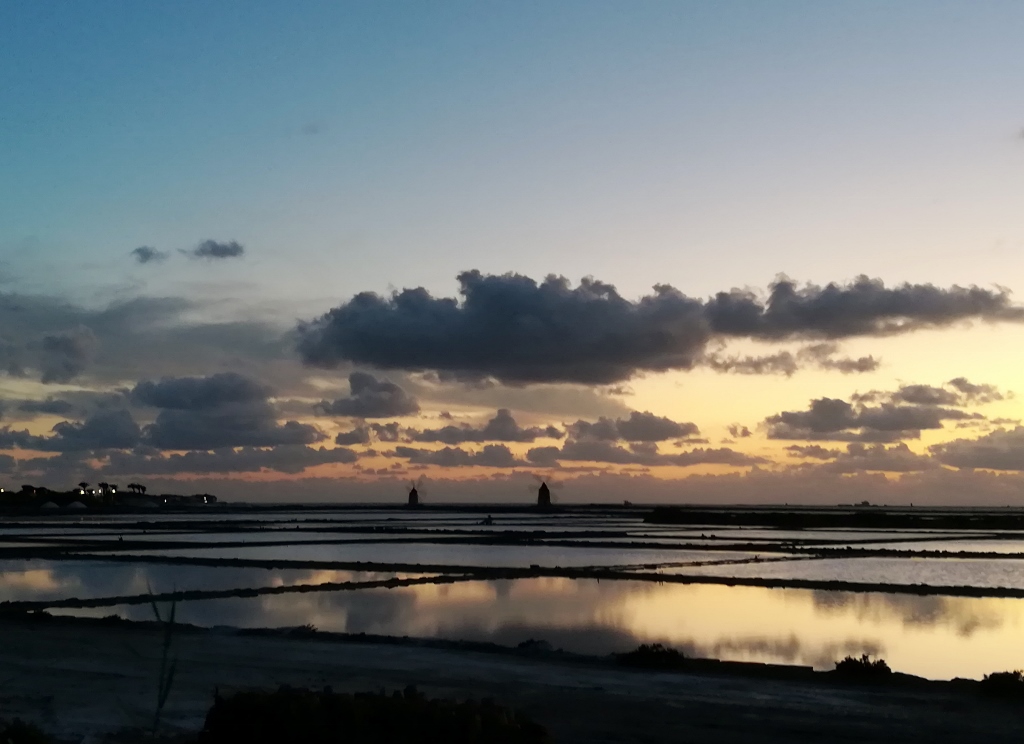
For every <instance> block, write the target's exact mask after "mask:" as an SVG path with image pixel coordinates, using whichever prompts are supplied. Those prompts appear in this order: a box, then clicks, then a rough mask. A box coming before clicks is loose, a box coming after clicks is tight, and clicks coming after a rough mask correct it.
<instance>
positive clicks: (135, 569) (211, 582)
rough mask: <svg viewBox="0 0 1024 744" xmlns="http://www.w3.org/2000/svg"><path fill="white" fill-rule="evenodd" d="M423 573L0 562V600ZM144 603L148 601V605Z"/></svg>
mask: <svg viewBox="0 0 1024 744" xmlns="http://www.w3.org/2000/svg"><path fill="white" fill-rule="evenodd" d="M414 575H415V576H419V575H422V574H407V573H403V574H397V573H393V572H368V571H323V570H314V569H262V568H238V567H216V568H212V567H208V566H172V565H163V564H158V563H150V564H145V563H141V564H130V563H113V562H104V561H74V560H64V561H46V560H25V561H0V602H8V601H48V600H57V599H71V598H76V599H95V598H100V597H127V596H135V595H143V594H146V593H148V592H150V591H152V592H153V593H161V592H172V591H188V590H193V589H203V590H229V589H238V588H254V587H270V586H295V585H298V584H327V583H340V582H347V581H381V580H384V579H389V578H394V577H400V578H404V577H412V576H414ZM147 608H148V605H147Z"/></svg>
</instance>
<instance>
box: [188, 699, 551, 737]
mask: <svg viewBox="0 0 1024 744" xmlns="http://www.w3.org/2000/svg"><path fill="white" fill-rule="evenodd" d="M549 741H550V740H549V739H548V736H547V733H546V731H545V730H544V728H543V727H542V726H540V725H538V724H536V723H534V722H533V721H531V720H530V719H529V718H527V717H526V716H524V715H522V714H521V713H516V712H514V711H511V710H509V709H507V708H502V707H500V706H498V705H495V704H494V703H493V702H492V701H489V700H484V701H482V702H474V701H467V702H464V703H458V702H455V701H451V700H429V699H428V698H426V697H425V696H424V695H422V694H420V693H418V692H417V691H416V689H415V688H413V687H409V688H406V690H405V692H404V693H400V692H397V691H396V692H395V693H394V694H393V695H387V694H385V693H384V692H380V693H356V694H355V695H346V694H341V693H335V692H331V691H330V689H326V690H324V691H323V692H314V691H311V690H301V689H291V688H287V687H282V688H281V689H280V690H278V691H277V692H242V693H239V694H237V695H233V696H231V697H221V696H219V695H218V696H217V697H216V698H215V700H214V703H213V707H212V708H210V711H209V712H208V713H207V715H206V724H205V725H204V726H203V730H202V731H201V732H200V734H199V742H200V744H229V743H230V744H281V742H301V744H343V743H344V744H428V743H429V744H434V742H438V743H440V742H443V743H444V744H485V743H487V744H491V743H493V744H541V743H543V742H549Z"/></svg>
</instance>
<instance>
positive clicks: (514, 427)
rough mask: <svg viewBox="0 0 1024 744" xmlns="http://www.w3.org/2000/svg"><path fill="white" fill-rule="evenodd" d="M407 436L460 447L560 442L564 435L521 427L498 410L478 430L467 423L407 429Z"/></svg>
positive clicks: (550, 428)
mask: <svg viewBox="0 0 1024 744" xmlns="http://www.w3.org/2000/svg"><path fill="white" fill-rule="evenodd" d="M409 436H410V438H411V439H412V440H413V441H416V442H442V443H444V444H463V443H465V442H533V441H535V440H537V439H541V438H544V437H549V438H551V439H561V438H562V437H564V436H565V432H563V431H561V430H559V429H557V428H555V427H554V426H546V427H539V426H533V427H529V428H523V427H521V426H519V424H517V423H516V420H515V419H514V418H513V417H512V412H511V411H509V410H508V409H507V408H501V409H499V410H498V411H497V412H496V413H495V414H494V417H493V418H492V419H490V420H489V421H488V422H487V423H486V424H484V425H483V426H481V427H479V428H475V427H472V426H469V425H467V424H463V425H462V426H454V425H451V426H444V427H441V428H440V429H426V430H424V431H415V430H410V432H409Z"/></svg>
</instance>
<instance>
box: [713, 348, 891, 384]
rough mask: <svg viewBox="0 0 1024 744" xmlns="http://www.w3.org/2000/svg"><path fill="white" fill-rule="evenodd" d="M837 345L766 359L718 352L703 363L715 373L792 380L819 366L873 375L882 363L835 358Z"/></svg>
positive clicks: (870, 357)
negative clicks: (793, 377) (800, 373)
mask: <svg viewBox="0 0 1024 744" xmlns="http://www.w3.org/2000/svg"><path fill="white" fill-rule="evenodd" d="M838 352H839V347H838V345H836V344H834V343H819V344H811V345H810V346H805V347H804V348H802V349H799V350H798V351H797V352H796V353H795V354H794V353H792V352H789V351H780V352H776V353H774V354H767V355H764V356H743V357H739V356H732V357H724V356H722V355H721V354H718V353H712V354H708V355H706V356H705V357H704V360H703V361H704V363H705V364H706V365H707V366H709V367H710V368H711V369H713V370H715V371H716V372H731V373H733V374H739V375H785V376H786V377H791V376H793V375H794V374H796V372H798V371H799V370H801V369H805V368H807V367H816V368H818V369H824V370H829V371H834V372H840V373H842V374H854V373H861V372H874V371H875V370H876V369H878V367H879V366H880V365H881V362H880V361H879V360H877V359H875V357H873V356H863V357H858V358H856V359H853V358H851V357H838V358H837V357H836V356H835V355H836V354H837V353H838Z"/></svg>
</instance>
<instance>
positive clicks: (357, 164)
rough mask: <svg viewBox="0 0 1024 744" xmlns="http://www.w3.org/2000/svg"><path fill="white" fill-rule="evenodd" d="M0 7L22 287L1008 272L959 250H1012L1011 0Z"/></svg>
mask: <svg viewBox="0 0 1024 744" xmlns="http://www.w3.org/2000/svg"><path fill="white" fill-rule="evenodd" d="M0 14H2V16H0V29H2V30H0V50H2V51H0V55H2V56H0V70H2V71H3V72H2V74H3V86H2V88H0V90H2V92H0V110H3V111H4V112H6V113H5V115H4V116H3V118H2V120H0V138H2V140H3V141H4V142H5V143H6V146H5V147H4V154H3V156H2V157H3V161H2V173H3V175H2V176H0V197H2V198H0V210H2V211H0V225H3V227H2V228H0V230H2V235H0V241H2V245H4V246H5V247H6V249H7V250H8V251H10V252H12V253H13V254H14V255H15V258H16V260H17V263H18V267H19V273H22V274H27V275H32V274H33V273H34V270H37V269H39V268H41V267H45V266H46V265H47V261H53V260H57V261H61V262H63V261H66V260H77V261H80V262H82V263H94V264H96V265H97V267H99V269H100V270H99V271H96V272H95V274H94V275H95V277H96V280H99V279H100V278H102V277H104V276H109V275H110V273H112V272H113V273H115V275H116V273H117V269H115V268H114V267H115V266H117V262H118V261H120V259H122V257H123V254H124V253H125V252H127V251H128V250H131V248H133V247H135V246H136V245H154V246H157V247H162V248H167V249H174V248H178V247H191V245H193V244H194V243H196V242H198V241H199V240H200V239H203V238H207V237H213V238H218V239H237V240H241V241H242V242H244V243H245V244H246V245H248V246H250V248H251V253H252V254H253V255H254V256H258V263H259V265H257V266H252V267H248V270H247V272H246V274H247V276H248V278H249V279H251V280H252V281H256V282H260V283H262V284H264V285H271V284H273V285H278V283H280V282H281V281H282V277H281V269H282V267H287V266H295V265H296V262H300V261H301V262H304V263H305V262H308V265H309V266H310V268H311V269H313V271H311V272H310V273H309V276H305V277H302V278H301V279H298V278H297V277H296V278H292V279H287V278H286V279H285V281H284V286H283V287H282V288H281V294H283V295H284V296H285V297H287V296H288V295H290V294H292V293H299V292H307V291H310V290H311V291H312V292H313V293H315V294H316V295H323V296H330V295H335V296H342V297H343V296H345V295H346V294H349V293H351V292H353V291H358V290H359V289H363V288H366V287H371V288H374V289H380V290H383V289H385V288H386V287H387V285H388V283H392V284H395V285H398V286H405V285H407V284H424V285H426V286H428V287H431V288H435V289H438V290H442V289H450V288H451V287H452V285H453V281H452V279H453V276H454V273H455V272H456V271H457V270H459V269H464V268H470V267H479V268H484V269H488V270H493V271H505V270H510V269H512V270H518V271H523V272H525V273H528V274H531V275H538V274H545V273H548V272H551V271H554V272H557V273H564V274H566V275H567V276H570V277H574V278H578V277H579V276H582V275H585V274H594V275H595V276H599V277H603V278H606V279H608V280H610V281H614V282H616V283H617V285H618V286H620V288H622V289H624V291H627V292H630V293H639V292H641V291H643V290H645V289H646V288H647V287H649V286H650V285H651V284H653V283H654V282H656V281H660V280H662V279H664V278H668V277H671V278H673V279H674V280H675V281H676V282H678V283H681V284H685V288H686V289H687V290H689V291H691V292H695V293H706V292H712V291H717V290H718V289H721V288H724V287H729V286H733V285H743V284H752V285H758V286H761V285H763V284H764V283H766V282H767V281H769V280H770V279H771V278H772V277H773V276H774V274H775V273H777V272H779V271H785V272H788V273H790V274H791V275H794V276H797V277H798V278H801V279H808V280H816V281H828V280H831V279H842V278H848V277H850V276H852V275H854V274H856V273H860V272H862V271H866V272H868V273H871V274H879V273H881V274H884V275H887V277H889V276H891V277H892V278H899V279H918V280H919V279H922V278H923V279H930V280H935V281H940V282H949V281H961V282H962V281H977V282H983V283H984V282H990V281H992V276H991V270H992V267H993V266H994V265H995V263H996V262H995V261H986V260H985V259H984V258H983V257H982V258H981V265H980V266H978V267H977V268H978V271H977V275H974V276H972V275H970V274H973V273H974V272H972V271H970V270H968V272H967V273H964V268H965V267H964V266H963V265H962V262H961V260H960V259H961V258H962V257H963V255H965V254H966V253H967V252H977V251H981V252H984V251H986V250H992V249H997V248H999V247H1000V246H1005V245H1007V244H1011V245H1014V244H1015V243H1014V241H1018V243H1016V245H1018V247H1019V241H1020V240H1021V235H1020V232H1019V227H1020V223H1019V220H1018V219H1016V214H1015V213H1016V212H1017V208H1018V207H1019V203H1018V201H1019V200H1018V199H1016V198H1015V197H1016V194H1017V193H1020V192H1019V191H1017V192H1016V193H1014V192H1015V190H1016V188H1017V187H1020V186H1021V185H1022V181H1021V164H1022V158H1024V146H1022V145H1024V142H1022V141H1021V140H1020V139H1019V135H1020V130H1021V128H1022V119H1024V110H1022V109H1024V104H1022V102H1021V101H1020V97H1019V95H1018V94H1017V93H1016V91H1018V90H1019V84H1020V82H1021V80H1020V77H1021V72H1020V71H1021V69H1022V62H1024V59H1022V57H1024V53H1022V52H1021V50H1020V45H1019V43H1018V39H1017V36H1016V33H1015V30H1016V29H1019V28H1020V24H1021V23H1022V22H1024V9H1022V8H1021V7H1020V5H1019V4H1016V3H981V4H973V3H972V4H964V3H936V2H922V3H912V2H906V3H900V4H898V5H897V4H892V3H828V4H822V3H810V2H803V3H792V2H790V3H784V2H780V3H770V4H765V3H724V4H715V5H709V4H705V3H681V2H680V3H675V2H673V3H639V4H637V3H629V4H626V3H595V2H586V3H554V4H553V3H489V4H487V6H486V7H484V6H480V5H479V4H475V3H389V4H371V3H364V4H355V3H350V4H336V3H320V4H317V3H306V4H304V5H303V7H302V8H301V10H299V9H294V8H289V7H287V6H284V5H280V4H274V3H217V4H208V3H195V4H189V3H182V4H175V5H174V6H164V5H157V4H141V3H88V4H83V3H39V4H33V5H31V6H25V5H21V6H18V5H8V6H5V8H4V9H3V10H0ZM1014 231H1016V232H1014ZM950 238H952V239H950ZM894 245H898V246H899V248H900V251H899V253H900V254H901V255H900V256H899V257H897V258H896V259H895V260H894V256H893V247H894ZM29 251H30V252H31V254H32V255H31V256H27V255H25V253H26V252H29ZM623 252H628V253H629V254H630V255H631V256H635V257H638V258H639V259H640V262H639V264H637V263H633V262H631V263H632V265H631V266H628V267H624V266H623V265H622V263H621V261H620V257H621V255H622V253H623ZM709 252H710V253H711V254H712V256H713V259H712V258H709V255H708V253H709ZM723 252H724V253H725V254H726V255H728V256H731V257H732V258H735V259H737V260H739V261H741V262H742V265H743V266H742V269H741V271H737V270H736V269H737V268H738V267H737V266H735V265H731V266H726V265H724V264H722V262H720V261H719V260H718V259H719V258H720V257H721V256H722V254H723ZM851 253H855V254H856V259H855V260H851V257H849V256H848V255H847V256H844V255H843V254H851ZM1017 253H1019V251H1017ZM936 254H938V256H936ZM949 254H953V255H949ZM926 257H927V260H926ZM936 257H937V258H938V260H934V259H935V258H936ZM421 259H428V260H426V261H424V260H421ZM999 260H1000V261H1003V260H1005V256H1001V257H1000V259H999ZM121 263H123V262H121ZM254 263H255V261H254ZM1013 268H1014V269H1015V270H1017V271H1019V270H1020V269H1021V268H1022V267H1021V265H1020V262H1019V260H1015V261H1014V263H1013ZM122 270H123V269H122ZM922 270H923V271H924V272H925V276H922V275H921V273H920V272H921V271H922ZM983 272H987V273H983ZM288 273H292V272H288ZM663 273H664V274H667V275H668V276H667V277H666V276H662V274H663ZM1001 273H1002V272H1001ZM681 274H682V275H685V276H683V277H682V278H677V277H680V275H681ZM45 276H46V278H47V281H52V280H53V274H52V272H50V271H46V272H45ZM75 283H76V284H77V283H78V282H77V280H76V282H75Z"/></svg>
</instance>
